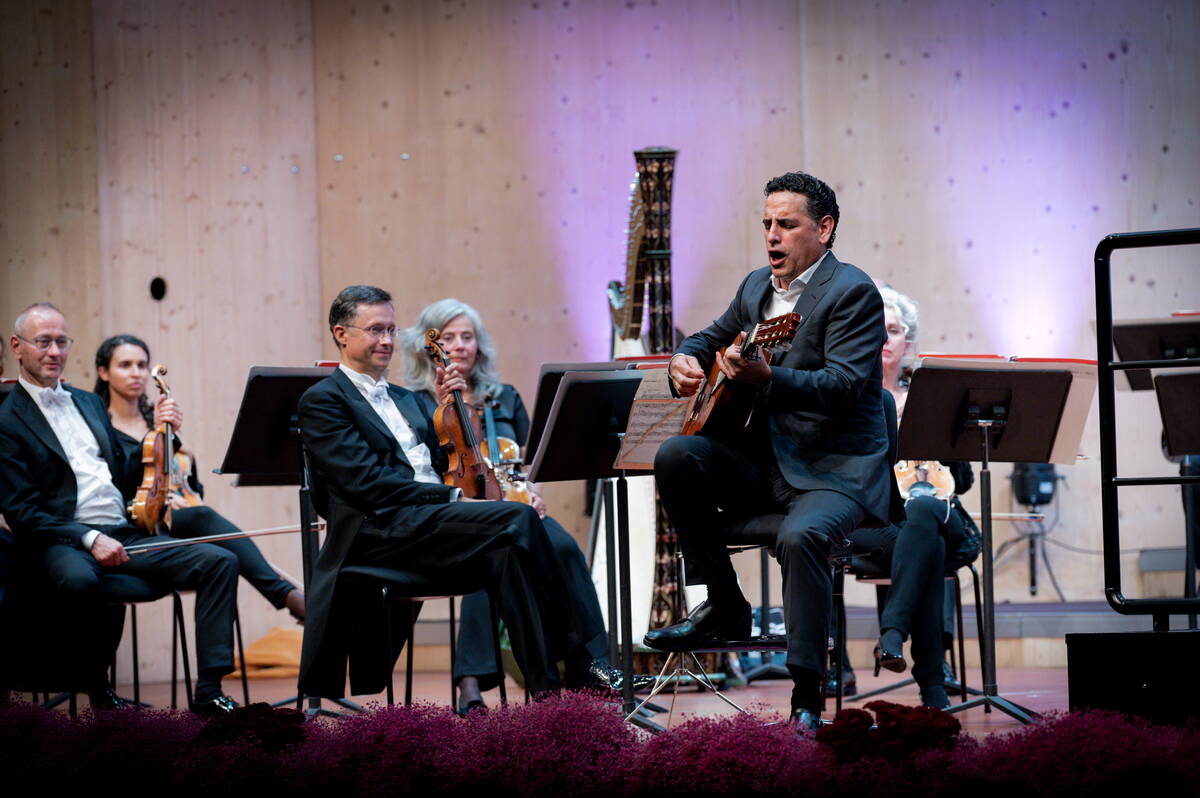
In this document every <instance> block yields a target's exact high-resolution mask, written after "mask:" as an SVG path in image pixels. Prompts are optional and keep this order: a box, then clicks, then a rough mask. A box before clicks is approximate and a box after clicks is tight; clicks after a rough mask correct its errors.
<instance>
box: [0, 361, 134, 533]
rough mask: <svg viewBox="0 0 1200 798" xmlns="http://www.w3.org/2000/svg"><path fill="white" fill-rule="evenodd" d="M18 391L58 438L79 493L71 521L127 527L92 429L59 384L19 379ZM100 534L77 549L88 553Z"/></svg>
mask: <svg viewBox="0 0 1200 798" xmlns="http://www.w3.org/2000/svg"><path fill="white" fill-rule="evenodd" d="M20 382H21V387H22V388H24V389H25V390H26V391H27V392H28V393H29V395H30V396H31V397H32V398H33V403H34V404H35V405H36V406H37V409H38V410H40V411H41V413H42V415H43V416H45V418H46V422H47V423H48V424H49V425H50V429H52V430H53V431H54V435H55V437H57V438H58V443H59V445H61V446H62V448H63V453H64V454H66V455H67V462H68V463H70V465H71V471H73V472H74V473H75V486H76V489H77V490H78V491H79V493H78V495H77V497H76V499H75V520H76V521H78V522H79V523H81V524H87V525H89V526H90V525H93V524H95V525H101V526H116V525H118V524H124V523H128V519H127V518H126V517H125V498H124V497H123V496H122V495H121V491H120V490H119V489H118V488H117V486H116V485H114V484H113V481H112V472H111V471H109V469H108V463H107V462H106V461H105V460H104V458H103V457H101V456H100V444H99V443H98V442H97V441H96V436H95V434H94V433H93V432H92V428H91V427H89V426H88V423H87V421H86V420H84V418H83V414H82V413H81V412H79V408H78V407H76V406H75V400H74V399H72V398H71V394H70V393H68V392H67V390H66V389H65V388H63V387H62V384H61V383H59V384H58V385H55V386H54V387H53V388H43V387H42V386H40V385H34V384H33V383H31V382H29V381H28V380H26V379H25V378H24V377H23V376H22V377H20ZM99 534H100V532H99V531H98V530H95V529H93V530H91V531H89V532H87V533H86V534H85V535H84V536H83V538H82V539H81V540H80V546H81V547H82V548H83V549H85V550H91V548H92V543H94V542H95V540H96V537H97V536H98V535H99Z"/></svg>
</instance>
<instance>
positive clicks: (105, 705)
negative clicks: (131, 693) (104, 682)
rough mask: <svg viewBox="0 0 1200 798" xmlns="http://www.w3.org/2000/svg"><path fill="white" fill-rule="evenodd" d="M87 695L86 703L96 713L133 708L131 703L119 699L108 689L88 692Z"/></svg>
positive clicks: (119, 697)
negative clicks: (89, 704)
mask: <svg viewBox="0 0 1200 798" xmlns="http://www.w3.org/2000/svg"><path fill="white" fill-rule="evenodd" d="M87 695H88V702H89V703H91V705H92V709H93V710H94V711H96V712H100V711H102V710H108V709H126V708H128V707H132V706H133V702H132V701H128V700H126V699H124V698H121V696H119V695H117V694H116V693H114V692H113V691H112V688H110V687H105V688H104V689H103V690H89V691H88V694H87Z"/></svg>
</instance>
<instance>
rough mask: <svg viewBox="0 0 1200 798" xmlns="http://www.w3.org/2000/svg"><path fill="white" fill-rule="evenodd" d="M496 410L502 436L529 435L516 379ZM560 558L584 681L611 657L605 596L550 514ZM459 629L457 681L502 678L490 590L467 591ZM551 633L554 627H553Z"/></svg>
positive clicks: (547, 521) (571, 671)
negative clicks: (577, 629) (580, 642)
mask: <svg viewBox="0 0 1200 798" xmlns="http://www.w3.org/2000/svg"><path fill="white" fill-rule="evenodd" d="M417 396H419V397H420V398H421V401H422V403H423V404H424V405H425V409H426V410H427V411H428V412H429V414H430V415H431V416H432V415H433V413H434V411H436V410H437V399H436V398H435V397H434V396H433V395H432V394H430V393H429V392H427V391H421V392H419V393H417ZM494 401H495V405H494V406H493V408H492V414H493V418H494V421H495V425H496V435H497V436H498V437H503V438H509V439H510V440H513V441H516V442H517V444H518V445H522V446H523V445H524V444H525V441H526V440H528V439H529V414H528V412H526V410H525V403H524V402H522V401H521V395H520V394H519V393H517V389H516V388H514V387H513V386H511V385H504V386H502V387H501V389H500V392H499V393H498V395H497V396H496V397H495V400H494ZM542 524H543V525H544V526H545V527H546V534H547V536H548V537H549V538H550V547H551V548H552V549H553V551H554V558H555V561H556V562H557V563H558V565H559V569H560V571H561V573H562V578H563V581H564V582H565V583H566V588H567V595H568V597H569V599H570V601H571V602H572V604H574V613H575V615H576V617H578V618H579V621H580V630H581V638H582V640H583V643H584V646H583V647H582V648H581V649H578V650H575V651H571V650H566V659H567V673H566V681H567V684H568V685H576V684H582V683H583V682H584V681H585V679H586V676H587V674H586V671H587V667H588V665H589V664H590V663H591V662H592V661H594V660H599V661H600V662H601V663H607V662H608V636H607V634H606V633H605V629H604V617H603V615H601V613H600V602H599V600H598V599H597V598H596V586H595V584H593V583H592V574H591V570H590V569H589V568H588V564H587V559H586V558H585V557H584V556H583V552H582V551H580V550H579V545H578V544H577V543H576V542H575V539H574V538H573V537H571V533H569V532H567V530H565V529H563V527H562V524H560V523H558V521H555V520H554V519H553V518H551V517H550V516H548V515H547V516H546V517H545V518H543V519H542ZM460 619H461V620H460V624H459V631H458V650H457V654H456V657H455V660H454V680H455V682H457V681H459V680H460V679H462V678H463V677H464V676H474V677H475V678H477V679H478V680H479V688H480V689H481V690H489V689H491V688H492V687H495V686H496V684H497V683H498V676H497V675H498V673H499V668H498V666H497V665H496V656H495V653H494V650H493V647H492V632H491V629H490V628H489V627H490V626H491V608H490V606H489V604H488V597H487V593H485V592H483V591H482V590H481V591H479V592H477V593H472V594H470V595H468V596H464V597H463V600H462V612H461V615H460ZM549 631H550V632H551V634H553V633H554V630H549Z"/></svg>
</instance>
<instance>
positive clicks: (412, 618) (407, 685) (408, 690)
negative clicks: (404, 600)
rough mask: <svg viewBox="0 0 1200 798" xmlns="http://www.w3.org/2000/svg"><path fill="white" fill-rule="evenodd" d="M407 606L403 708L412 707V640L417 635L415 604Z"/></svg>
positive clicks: (413, 641)
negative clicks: (407, 622)
mask: <svg viewBox="0 0 1200 798" xmlns="http://www.w3.org/2000/svg"><path fill="white" fill-rule="evenodd" d="M408 605H409V608H410V609H409V616H408V617H409V624H408V657H407V658H406V659H405V661H404V662H405V665H404V706H406V707H410V706H412V687H413V685H412V682H413V649H414V648H416V646H415V645H414V643H416V640H414V638H415V637H416V634H417V602H415V601H410V602H408Z"/></svg>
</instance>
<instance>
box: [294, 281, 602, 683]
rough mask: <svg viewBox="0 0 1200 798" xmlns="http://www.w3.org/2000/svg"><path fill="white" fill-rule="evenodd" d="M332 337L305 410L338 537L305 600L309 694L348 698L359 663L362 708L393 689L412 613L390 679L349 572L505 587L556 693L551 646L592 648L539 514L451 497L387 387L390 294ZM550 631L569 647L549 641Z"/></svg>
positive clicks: (525, 667) (349, 293)
mask: <svg viewBox="0 0 1200 798" xmlns="http://www.w3.org/2000/svg"><path fill="white" fill-rule="evenodd" d="M329 330H330V333H331V335H332V336H333V339H334V342H335V343H336V344H337V347H338V353H339V357H340V359H341V364H340V365H339V367H338V368H337V369H335V370H334V372H333V374H331V375H330V376H329V377H326V378H325V379H323V380H321V381H320V382H318V383H317V384H316V385H314V386H313V387H312V388H310V389H308V391H306V392H305V393H304V396H303V397H301V399H300V430H301V435H302V438H303V440H304V445H305V447H306V448H307V450H308V454H309V464H310V468H311V472H312V487H313V502H314V504H315V505H316V507H317V511H318V512H319V513H320V514H321V515H322V516H323V517H324V518H325V519H326V521H327V522H328V527H327V528H328V530H329V532H328V535H327V537H326V540H325V543H324V545H323V546H322V547H321V552H320V555H319V556H318V558H317V561H316V564H315V566H314V568H313V578H312V582H311V584H310V591H309V593H308V596H307V604H308V607H307V609H308V617H307V619H306V620H305V624H304V646H303V651H302V653H301V659H300V687H301V689H302V690H303V691H304V692H305V693H306V694H307V695H313V696H325V697H329V698H335V697H341V696H342V695H343V692H344V689H345V681H346V663H347V659H348V658H349V661H350V686H351V692H352V693H353V694H355V695H358V694H364V693H377V692H380V691H381V690H382V689H383V688H384V686H385V685H386V681H387V680H388V679H390V678H391V667H390V663H391V662H394V661H395V659H396V657H397V656H398V655H399V653H400V646H401V645H402V644H403V642H404V639H405V637H406V633H407V631H408V630H407V628H405V624H403V622H402V621H401V620H400V619H401V618H403V615H404V613H396V617H397V624H398V625H397V627H396V628H395V629H394V634H393V636H392V639H393V644H394V647H393V650H392V652H390V659H389V663H388V666H387V667H385V666H384V665H383V663H381V661H380V657H379V654H378V651H379V645H380V641H379V639H378V638H377V637H372V638H370V639H363V637H362V635H363V633H364V632H365V633H367V634H379V635H382V634H383V632H382V630H380V629H379V625H378V624H375V623H374V622H372V621H371V620H367V619H364V615H365V614H366V613H369V612H371V611H372V610H373V609H374V608H376V607H377V606H378V600H377V598H375V597H374V595H372V596H362V595H354V594H352V593H351V592H349V591H348V589H347V586H346V585H345V584H344V583H341V582H340V581H339V578H338V577H339V573H340V571H341V569H342V568H343V567H344V566H349V565H371V566H379V567H384V568H389V567H390V568H400V569H403V570H406V571H417V572H420V573H423V574H428V575H429V576H433V577H439V578H441V579H444V580H445V581H447V583H453V584H455V585H458V586H464V585H466V586H470V589H471V590H477V589H480V588H483V587H485V586H493V585H494V586H496V587H497V588H498V590H497V592H498V595H499V596H500V600H499V601H498V602H497V603H498V604H499V607H498V610H499V614H500V617H501V618H503V619H504V621H505V624H506V626H507V628H508V630H509V633H510V635H511V639H512V643H513V654H514V655H515V656H516V659H517V663H518V664H519V665H520V666H521V671H522V673H523V674H524V676H525V683H526V685H527V686H528V687H529V690H530V692H532V693H534V694H536V693H539V692H543V691H546V690H552V689H556V688H557V687H558V686H559V677H558V671H557V668H555V666H554V663H555V662H556V661H557V660H558V659H560V658H561V654H562V652H560V651H556V650H554V646H555V644H560V645H562V646H564V647H575V646H578V645H579V644H580V642H581V638H580V635H579V633H578V631H577V629H578V626H577V622H576V619H575V618H574V617H573V614H572V608H571V604H570V602H569V601H568V600H567V597H566V589H565V587H564V586H563V583H562V579H561V577H560V575H559V572H558V569H557V568H556V567H554V565H553V557H554V554H553V552H552V550H551V548H550V542H549V540H548V539H547V537H546V530H545V528H544V527H543V526H542V522H541V520H540V519H539V518H538V514H537V512H536V511H535V510H534V509H533V508H532V507H530V506H529V505H528V504H518V503H516V502H504V501H477V500H475V499H472V498H470V497H468V496H464V492H463V490H462V489H461V488H458V487H451V486H449V485H446V484H443V482H442V475H443V473H444V472H445V471H446V469H447V465H448V459H447V456H446V452H445V451H444V450H443V449H442V447H441V446H439V445H438V437H437V435H435V433H434V425H433V420H432V419H431V418H430V417H429V413H428V412H426V410H425V408H424V406H423V405H422V404H421V402H420V400H419V399H418V398H417V397H416V396H415V395H414V394H413V393H412V392H411V391H408V390H405V389H404V388H400V387H398V386H396V385H392V384H390V383H389V382H388V380H387V371H388V366H389V365H390V363H391V360H392V356H393V354H395V347H396V334H397V330H396V314H395V310H394V308H393V306H392V297H391V294H389V293H388V292H387V291H384V290H383V289H381V288H376V287H374V286H366V285H354V286H350V287H348V288H345V289H343V290H342V291H341V293H339V294H338V295H337V297H336V298H335V299H334V300H333V304H332V305H331V307H330V309H329ZM380 623H382V619H380ZM547 628H553V629H555V630H559V633H558V634H556V635H554V636H553V637H552V638H550V637H548V636H547V635H546V634H545V633H544V630H545V629H547Z"/></svg>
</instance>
